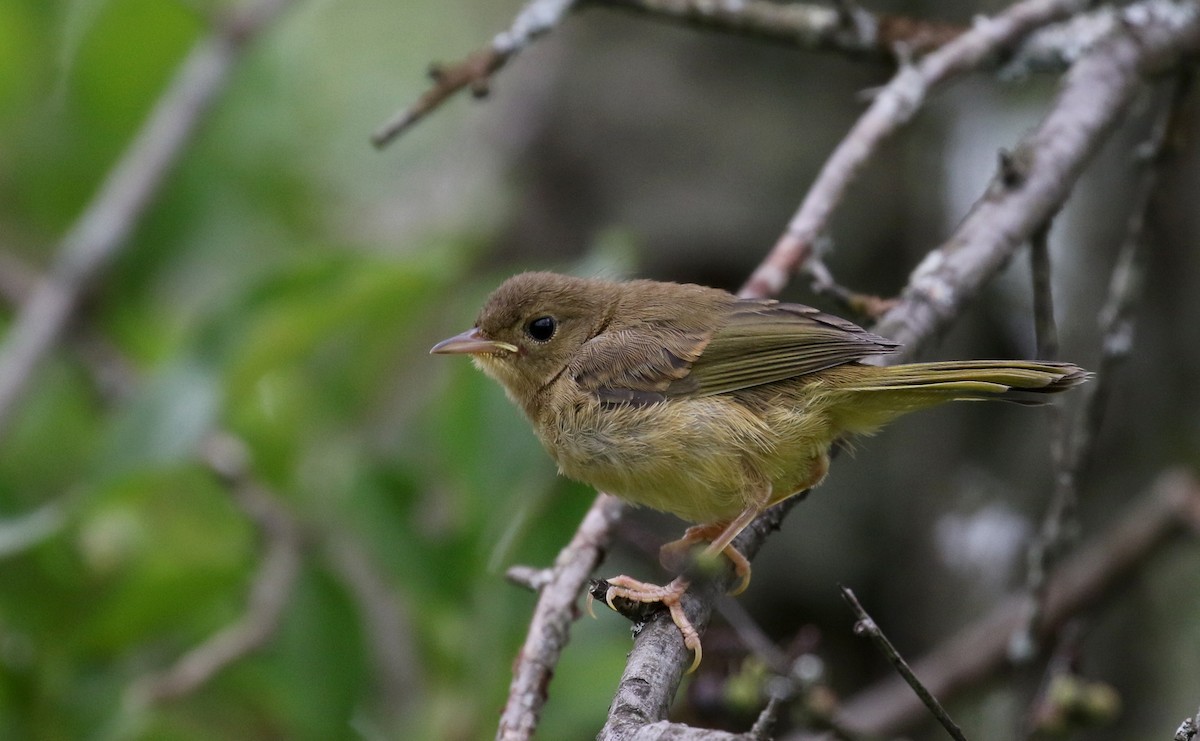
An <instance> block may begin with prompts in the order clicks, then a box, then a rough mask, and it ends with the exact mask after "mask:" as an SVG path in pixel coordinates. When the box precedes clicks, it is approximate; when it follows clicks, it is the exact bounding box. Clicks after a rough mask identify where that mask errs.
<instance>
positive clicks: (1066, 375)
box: [854, 360, 1092, 398]
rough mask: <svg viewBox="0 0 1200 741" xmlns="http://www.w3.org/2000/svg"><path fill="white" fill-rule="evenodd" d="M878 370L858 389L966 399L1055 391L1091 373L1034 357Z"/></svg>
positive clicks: (1067, 364)
mask: <svg viewBox="0 0 1200 741" xmlns="http://www.w3.org/2000/svg"><path fill="white" fill-rule="evenodd" d="M881 371H882V372H881V373H879V374H876V375H875V377H874V378H871V379H869V381H868V382H867V383H865V384H863V385H855V386H854V388H855V390H857V391H871V390H878V391H883V390H889V389H891V390H895V389H898V388H910V389H913V390H924V391H937V392H940V393H945V394H948V395H951V396H954V395H956V394H962V395H963V396H964V397H965V398H991V397H994V396H996V395H998V394H999V395H1003V394H1006V393H1008V392H1010V391H1025V392H1030V393H1035V394H1055V393H1059V392H1061V391H1066V390H1067V389H1070V388H1073V387H1075V386H1078V385H1079V384H1081V383H1083V382H1085V381H1086V380H1087V379H1088V378H1090V377H1091V375H1092V374H1091V373H1088V372H1087V371H1085V370H1083V369H1082V368H1080V367H1079V366H1077V365H1073V364H1071V363H1045V362H1039V361H1033V360H958V361H947V362H938V363H910V364H908V365H896V366H892V367H890V368H883V369H881Z"/></svg>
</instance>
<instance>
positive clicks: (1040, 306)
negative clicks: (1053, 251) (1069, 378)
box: [1029, 220, 1058, 360]
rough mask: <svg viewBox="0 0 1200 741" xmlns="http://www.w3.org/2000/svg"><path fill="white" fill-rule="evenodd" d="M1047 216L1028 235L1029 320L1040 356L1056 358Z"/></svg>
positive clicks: (1049, 358) (1055, 327) (1056, 344)
mask: <svg viewBox="0 0 1200 741" xmlns="http://www.w3.org/2000/svg"><path fill="white" fill-rule="evenodd" d="M1052 223H1053V222H1052V221H1049V220H1047V221H1046V222H1045V223H1044V224H1042V225H1041V226H1040V227H1038V228H1037V229H1035V230H1034V232H1033V234H1032V235H1031V236H1030V238H1029V272H1030V274H1031V277H1032V278H1033V324H1034V330H1035V336H1036V338H1037V357H1038V358H1039V359H1040V360H1057V359H1058V323H1057V322H1055V320H1054V291H1053V288H1052V286H1051V283H1052V281H1051V269H1050V226H1051V224H1052Z"/></svg>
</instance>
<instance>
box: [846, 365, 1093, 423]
mask: <svg viewBox="0 0 1200 741" xmlns="http://www.w3.org/2000/svg"><path fill="white" fill-rule="evenodd" d="M838 370H839V371H843V373H837V374H833V375H832V377H831V378H830V381H831V382H832V383H831V386H833V387H834V389H836V391H833V393H835V394H836V393H843V392H844V393H850V394H853V396H854V397H855V398H854V402H853V403H851V404H846V405H844V406H843V405H839V406H840V408H841V409H843V410H845V411H844V414H843V419H841V420H839V422H840V423H841V426H842V428H843V429H845V430H846V431H847V432H868V431H871V430H874V429H876V428H878V427H879V426H880V425H882V424H884V423H886V422H888V421H890V420H892V419H894V418H895V417H898V416H900V415H902V414H906V413H908V412H911V411H915V410H917V409H923V408H925V407H930V406H935V405H937V404H941V403H944V402H947V401H959V400H967V401H974V400H982V399H998V400H1001V401H1010V402H1015V403H1018V404H1032V405H1037V404H1044V403H1045V399H1044V398H1043V397H1044V395H1045V394H1056V393H1059V392H1061V391H1066V390H1068V389H1071V388H1073V387H1075V386H1078V385H1079V384H1081V383H1084V382H1085V381H1087V380H1088V379H1089V378H1091V376H1092V374H1091V373H1088V372H1087V371H1085V370H1083V369H1082V368H1080V367H1079V366H1077V365H1072V364H1071V363H1043V362H1038V361H1032V360H955V361H948V362H939V363H910V364H908V365H895V366H891V367H889V368H879V367H873V366H863V365H852V366H842V367H841V368H839V369H838Z"/></svg>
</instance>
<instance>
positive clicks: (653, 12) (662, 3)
mask: <svg viewBox="0 0 1200 741" xmlns="http://www.w3.org/2000/svg"><path fill="white" fill-rule="evenodd" d="M581 7H597V8H621V9H625V10H631V11H636V12H639V13H644V14H646V15H647V17H650V18H655V19H660V20H666V21H674V22H677V23H686V24H688V25H691V26H696V27H699V28H706V29H711V30H715V31H723V32H727V33H735V34H742V35H746V36H753V37H755V38H759V39H765V40H768V41H775V42H780V43H785V44H788V45H792V46H796V47H798V48H801V49H809V50H814V51H816V50H828V51H840V52H845V53H849V54H854V55H863V56H870V57H875V58H878V59H887V60H891V59H894V56H895V52H896V49H897V47H900V46H903V47H904V48H905V49H906V50H908V53H910V54H924V53H925V52H928V51H931V50H933V49H936V48H937V47H939V46H941V45H942V44H945V43H946V42H947V41H949V40H950V39H953V38H954V37H955V36H957V35H959V34H960V33H962V32H963V30H964V29H963V28H962V27H961V26H958V25H955V24H952V23H942V22H939V21H928V20H923V19H918V18H912V17H909V16H902V15H892V14H889V13H872V12H869V11H866V10H864V9H862V8H860V7H857V6H854V7H853V8H846V7H829V5H823V4H818V3H802V2H796V3H785V4H781V3H775V2H768V0H715V1H714V0H584V2H583V3H582V5H581Z"/></svg>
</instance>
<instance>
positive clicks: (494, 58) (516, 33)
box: [371, 0, 579, 148]
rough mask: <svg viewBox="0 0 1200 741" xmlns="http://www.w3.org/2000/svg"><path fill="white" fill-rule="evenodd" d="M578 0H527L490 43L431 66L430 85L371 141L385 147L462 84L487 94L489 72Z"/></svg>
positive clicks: (479, 94)
mask: <svg viewBox="0 0 1200 741" xmlns="http://www.w3.org/2000/svg"><path fill="white" fill-rule="evenodd" d="M578 1H579V0H529V2H528V3H527V4H526V5H525V7H523V8H521V12H520V13H518V14H517V17H516V19H515V20H514V21H513V23H512V26H511V27H510V28H509V29H508V30H507V31H505V32H503V33H500V34H497V35H496V37H495V38H494V39H492V43H491V44H490V45H488V46H486V47H484V48H483V49H480V50H479V51H476V52H475V53H473V54H471V55H470V56H468V57H467V58H466V59H464V60H462V61H460V62H456V63H454V64H449V65H436V66H433V67H431V68H430V70H429V76H430V77H432V78H433V87H431V88H429V89H428V90H426V91H425V93H424V94H423V95H421V97H420V98H418V99H417V101H416V102H415V103H413V104H412V105H411V106H409V107H408V108H406V109H404V110H403V111H400V112H399V113H397V114H396V115H395V116H393V117H392V119H391V120H390V121H388V122H387V123H385V124H384V125H383V126H380V127H379V129H378V130H376V132H375V133H374V134H372V135H371V143H372V144H374V145H375V146H376V147H380V148H382V147H386V146H387V145H388V144H390V143H391V142H392V140H394V139H395V138H396V137H398V136H400V135H401V134H403V133H404V132H405V131H407V130H408V129H410V128H411V127H412V126H413V125H414V124H416V123H417V122H418V121H420V120H421V119H423V118H425V116H427V115H429V114H430V113H432V112H433V111H435V110H437V108H439V107H440V106H441V105H442V103H445V102H446V101H447V100H449V99H450V98H451V97H453V96H454V94H455V93H457V92H458V91H460V90H462V89H464V88H468V87H469V88H471V91H472V92H473V93H474V94H475V95H476V97H482V96H484V95H487V92H488V83H489V82H490V80H491V77H492V74H493V73H494V72H495V71H496V70H498V69H500V68H501V67H503V66H504V65H506V64H508V62H509V60H511V59H512V58H513V57H515V56H516V55H517V54H518V53H520V52H521V51H522V50H523V49H525V47H527V46H529V45H530V44H531V43H533V40H534V39H536V38H537V37H539V36H542V35H544V34H546V33H548V32H549V31H550V30H551V29H552V28H554V27H555V26H557V25H558V24H559V23H561V22H562V20H563V18H565V17H566V15H567V13H568V12H570V10H571V8H572V7H573V6H574V5H575V4H576V3H577V2H578Z"/></svg>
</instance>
